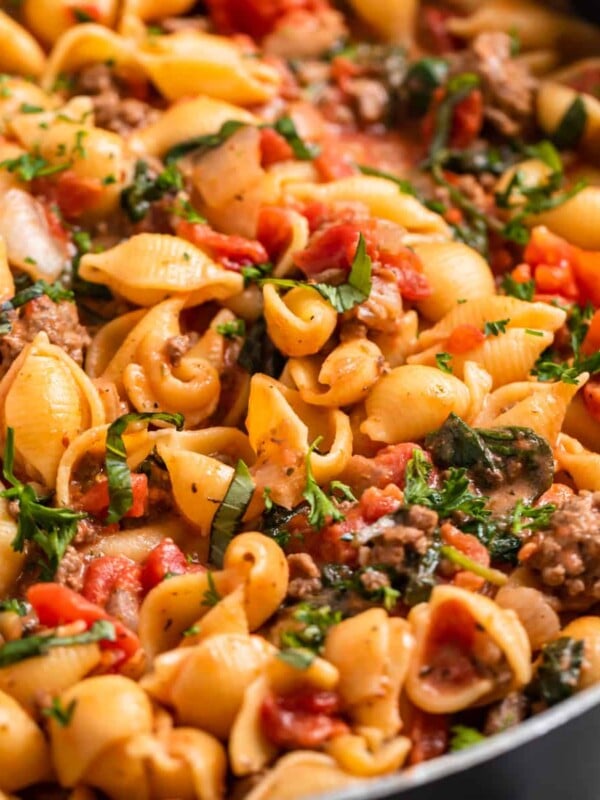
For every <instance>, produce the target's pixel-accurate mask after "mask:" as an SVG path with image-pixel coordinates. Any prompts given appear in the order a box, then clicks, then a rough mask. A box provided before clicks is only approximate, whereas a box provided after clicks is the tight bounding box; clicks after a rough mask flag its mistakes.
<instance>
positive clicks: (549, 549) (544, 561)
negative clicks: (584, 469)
mask: <svg viewBox="0 0 600 800" xmlns="http://www.w3.org/2000/svg"><path fill="white" fill-rule="evenodd" d="M522 554H523V555H522V560H523V561H524V563H525V564H526V565H527V566H528V567H529V568H530V569H531V570H533V571H534V572H535V573H536V574H537V575H539V578H540V580H541V582H542V583H543V584H544V587H546V588H547V590H548V591H549V592H551V593H552V594H553V595H555V596H556V597H557V598H558V599H559V601H560V604H561V608H562V610H578V611H584V610H586V609H589V608H591V606H593V605H594V604H595V603H597V602H598V601H600V492H593V493H592V492H581V493H580V494H579V495H575V496H574V497H573V498H572V499H571V500H568V501H567V502H566V503H565V505H564V506H563V507H562V508H560V509H558V510H557V511H556V512H555V513H554V514H553V516H552V519H551V521H550V526H549V528H548V529H547V530H542V531H536V532H535V533H533V534H532V535H531V536H530V537H529V539H528V540H527V541H526V542H525V546H524V548H523V551H522Z"/></svg>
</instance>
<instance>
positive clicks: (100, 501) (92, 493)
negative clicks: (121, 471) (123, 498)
mask: <svg viewBox="0 0 600 800" xmlns="http://www.w3.org/2000/svg"><path fill="white" fill-rule="evenodd" d="M131 492H132V494H133V504H132V506H131V508H130V509H129V511H127V512H126V513H125V514H124V516H125V517H133V518H137V517H143V516H145V514H146V513H147V512H148V477H147V476H146V475H144V474H142V473H141V472H132V473H131ZM109 503H110V500H109V496H108V480H107V479H106V478H102V479H101V480H99V481H97V483H95V484H94V485H93V486H92V487H91V488H90V489H88V490H87V492H85V493H84V494H83V495H82V496H81V498H80V499H79V502H78V504H77V505H78V507H79V508H80V509H81V510H82V511H85V512H87V513H88V514H93V515H94V516H96V517H105V516H106V513H107V511H108V506H109Z"/></svg>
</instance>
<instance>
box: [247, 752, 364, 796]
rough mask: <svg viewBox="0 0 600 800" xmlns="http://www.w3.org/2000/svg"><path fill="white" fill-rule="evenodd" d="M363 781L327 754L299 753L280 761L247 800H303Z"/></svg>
mask: <svg viewBox="0 0 600 800" xmlns="http://www.w3.org/2000/svg"><path fill="white" fill-rule="evenodd" d="M359 782H360V783H364V781H359V779H358V778H356V777H354V776H353V775H351V774H350V773H348V772H345V771H344V770H342V769H340V767H339V766H338V764H337V761H336V760H335V759H333V758H331V756H326V755H325V754H323V753H315V752H313V751H310V750H296V751H295V752H293V753H288V754H287V755H285V756H283V757H282V758H280V759H279V761H278V762H277V763H276V764H275V766H274V767H273V769H271V770H269V772H267V774H266V775H265V776H264V778H262V780H261V781H260V783H259V784H258V785H257V786H255V787H254V789H252V791H251V792H250V793H249V794H248V795H247V796H246V800H300V798H302V797H306V796H307V795H318V794H321V793H325V792H333V791H335V790H336V789H343V788H346V787H347V786H353V785H355V784H358V783H359Z"/></svg>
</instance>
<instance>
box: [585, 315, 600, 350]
mask: <svg viewBox="0 0 600 800" xmlns="http://www.w3.org/2000/svg"><path fill="white" fill-rule="evenodd" d="M598 350H600V311H596V312H595V313H594V316H593V317H592V318H591V320H590V327H589V328H588V330H587V333H586V335H585V339H584V340H583V342H582V344H581V352H582V353H583V354H584V355H586V356H590V355H592V353H596V352H597V351H598Z"/></svg>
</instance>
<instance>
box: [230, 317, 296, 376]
mask: <svg viewBox="0 0 600 800" xmlns="http://www.w3.org/2000/svg"><path fill="white" fill-rule="evenodd" d="M238 364H239V365H240V367H242V369H245V370H246V371H247V372H249V373H250V375H254V374H255V373H257V372H262V373H264V374H265V375H269V377H271V378H278V377H279V376H280V375H281V373H282V371H283V368H284V366H285V358H284V356H283V355H282V354H281V353H280V352H279V350H278V349H277V348H276V347H275V345H274V344H273V342H272V341H271V339H270V338H269V336H268V335H267V326H266V323H265V321H264V318H262V317H261V318H260V319H258V320H257V321H256V322H255V323H254V324H253V325H252V327H251V328H250V330H249V331H248V332H247V334H246V338H245V339H244V344H243V346H242V349H241V350H240V354H239V356H238Z"/></svg>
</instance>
